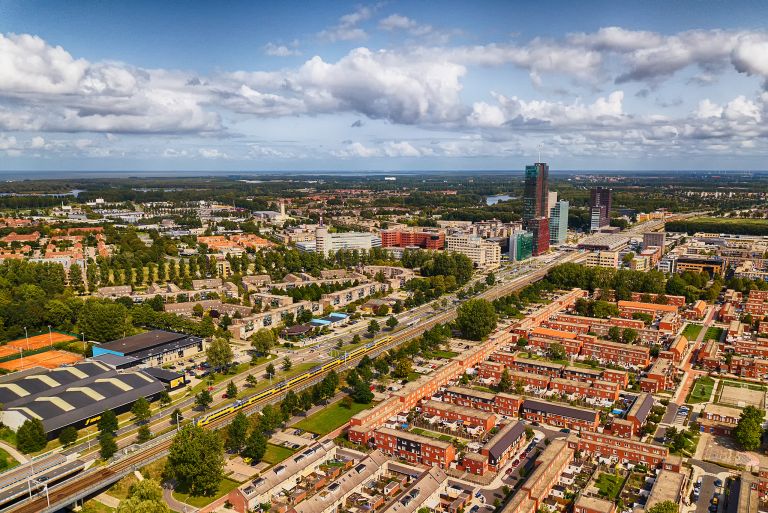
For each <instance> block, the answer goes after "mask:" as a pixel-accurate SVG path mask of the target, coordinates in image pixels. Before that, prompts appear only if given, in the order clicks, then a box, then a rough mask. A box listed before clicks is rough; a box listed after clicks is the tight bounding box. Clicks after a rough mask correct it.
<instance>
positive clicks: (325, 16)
mask: <svg viewBox="0 0 768 513" xmlns="http://www.w3.org/2000/svg"><path fill="white" fill-rule="evenodd" d="M180 5H181V4H173V3H167V4H162V5H158V4H155V3H150V2H135V3H131V4H123V5H121V4H103V3H99V2H78V3H77V4H68V5H64V4H51V3H48V2H42V1H31V2H13V1H6V2H0V156H1V157H2V158H0V171H17V170H41V171H51V170H72V171H145V170H158V171H168V172H185V171H187V172H189V171H203V170H212V171H213V170H215V171H233V172H247V171H275V172H281V171H309V170H320V171H328V172H333V171H364V170H382V171H387V170H392V171H405V170H410V171H419V170H428V171H441V170H459V171H473V170H507V169H508V170H512V171H515V172H519V171H520V170H521V169H523V167H524V166H525V165H526V164H529V163H530V162H533V161H535V160H537V159H536V156H537V154H538V152H539V151H541V160H542V161H544V162H547V163H549V164H550V166H551V167H552V169H553V171H555V170H557V169H561V170H563V169H568V170H585V171H590V170H610V169H626V170H634V169H642V170H666V169H686V170H696V169H702V170H706V169H713V170H718V169H745V170H764V169H766V166H765V164H764V157H765V154H766V151H767V150H768V144H766V135H768V131H766V129H765V123H764V120H765V117H766V115H768V93H766V92H765V88H766V84H768V59H767V58H766V55H768V32H766V30H765V29H764V27H765V22H766V17H768V15H767V14H766V13H765V10H764V9H761V8H760V4H758V3H757V2H739V3H736V4H728V5H725V4H720V3H717V2H679V3H676V4H675V5H673V6H670V5H668V4H666V3H662V2H644V3H642V5H640V4H639V3H638V4H637V5H633V4H626V5H621V6H616V5H613V4H611V3H609V2H590V3H588V4H586V5H585V4H580V5H578V6H574V5H571V4H569V3H566V2H551V3H548V4H546V5H536V6H532V5H527V4H512V3H503V2H480V3H473V4H467V3H463V2H448V3H445V4H443V5H442V6H441V8H440V9H437V8H434V7H431V6H430V5H428V4H409V3H406V2H398V1H392V2H386V3H352V2H348V3H347V2H345V3H333V4H325V3H319V2H316V3H309V4H304V3H299V2H285V3H281V4H280V5H252V4H248V3H245V2H234V3H231V4H228V5H227V8H226V9H221V8H220V7H216V6H214V5H213V4H208V3H204V2H192V3H185V4H183V8H182V7H181V6H180Z"/></svg>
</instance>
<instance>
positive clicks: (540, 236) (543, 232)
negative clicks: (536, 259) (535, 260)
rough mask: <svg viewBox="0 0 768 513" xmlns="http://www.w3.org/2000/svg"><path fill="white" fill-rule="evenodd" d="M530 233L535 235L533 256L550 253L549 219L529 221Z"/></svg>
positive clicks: (541, 218) (540, 218) (542, 218)
mask: <svg viewBox="0 0 768 513" xmlns="http://www.w3.org/2000/svg"><path fill="white" fill-rule="evenodd" d="M528 231H530V232H531V233H532V234H533V256H539V255H543V254H544V253H546V252H547V251H549V219H547V218H546V217H537V218H536V219H531V220H530V221H528Z"/></svg>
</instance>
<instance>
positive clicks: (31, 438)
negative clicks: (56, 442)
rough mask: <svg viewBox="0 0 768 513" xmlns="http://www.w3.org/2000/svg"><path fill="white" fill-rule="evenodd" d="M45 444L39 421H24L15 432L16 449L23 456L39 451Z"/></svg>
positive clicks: (41, 424)
mask: <svg viewBox="0 0 768 513" xmlns="http://www.w3.org/2000/svg"><path fill="white" fill-rule="evenodd" d="M47 443H48V438H47V436H46V435H45V427H44V426H43V421H41V420H40V419H32V420H25V421H24V424H22V425H21V427H19V429H18V431H16V447H17V448H18V449H19V450H20V451H21V452H23V453H24V454H29V453H31V452H37V451H40V450H42V449H43V448H45V446H46V444H47Z"/></svg>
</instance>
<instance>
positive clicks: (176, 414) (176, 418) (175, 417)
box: [171, 408, 184, 424]
mask: <svg viewBox="0 0 768 513" xmlns="http://www.w3.org/2000/svg"><path fill="white" fill-rule="evenodd" d="M182 420H184V415H182V414H181V410H180V409H178V408H176V409H175V410H173V412H172V413H171V424H178V423H180V422H181V421H182Z"/></svg>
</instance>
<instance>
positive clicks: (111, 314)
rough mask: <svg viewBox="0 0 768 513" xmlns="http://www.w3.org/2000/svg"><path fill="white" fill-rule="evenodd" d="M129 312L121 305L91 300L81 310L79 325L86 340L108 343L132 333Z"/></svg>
mask: <svg viewBox="0 0 768 513" xmlns="http://www.w3.org/2000/svg"><path fill="white" fill-rule="evenodd" d="M128 320H129V318H128V310H127V309H126V308H125V306H123V305H121V304H119V303H112V302H110V301H107V300H99V299H95V298H89V299H87V300H86V301H85V302H84V303H83V306H82V308H81V309H80V313H79V316H78V321H77V323H78V325H79V326H80V329H81V330H82V332H83V334H84V335H85V337H86V338H88V339H90V340H96V341H98V342H107V341H109V340H115V339H118V338H121V337H124V336H125V335H126V334H127V333H130V331H131V325H130V323H129V322H128Z"/></svg>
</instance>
